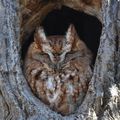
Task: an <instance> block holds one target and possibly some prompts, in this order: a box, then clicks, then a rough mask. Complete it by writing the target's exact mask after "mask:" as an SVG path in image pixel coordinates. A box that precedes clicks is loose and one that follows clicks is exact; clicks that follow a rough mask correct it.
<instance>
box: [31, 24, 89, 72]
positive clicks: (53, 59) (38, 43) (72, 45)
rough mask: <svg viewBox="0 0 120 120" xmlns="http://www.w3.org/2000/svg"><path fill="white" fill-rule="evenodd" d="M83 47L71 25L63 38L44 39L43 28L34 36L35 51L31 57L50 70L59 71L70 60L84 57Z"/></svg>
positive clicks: (50, 37)
mask: <svg viewBox="0 0 120 120" xmlns="http://www.w3.org/2000/svg"><path fill="white" fill-rule="evenodd" d="M85 47H86V46H85V44H84V43H83V42H82V41H81V40H80V39H79V38H78V35H77V33H76V31H75V28H74V26H73V25H70V26H69V28H68V30H67V33H66V35H65V36H58V35H57V36H49V37H46V35H45V33H44V30H43V28H42V27H39V28H38V29H37V30H36V33H35V36H34V46H33V48H35V49H33V50H32V51H33V53H32V57H33V59H36V60H38V61H40V62H41V63H44V64H47V66H48V67H50V68H53V69H55V70H59V69H61V68H62V66H63V65H64V64H65V63H67V62H69V61H70V60H72V59H75V58H76V57H78V56H79V57H80V56H81V57H83V56H85V54H87V53H86V51H85V50H86V49H85ZM36 48H37V49H36Z"/></svg>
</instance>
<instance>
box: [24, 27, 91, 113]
mask: <svg viewBox="0 0 120 120" xmlns="http://www.w3.org/2000/svg"><path fill="white" fill-rule="evenodd" d="M91 58H92V55H91V52H90V50H88V48H87V47H86V45H85V43H84V42H83V41H82V40H80V39H79V37H78V35H77V33H76V30H75V28H74V26H73V25H70V26H69V28H68V31H67V33H66V35H65V36H60V35H55V36H49V37H46V35H45V33H44V30H43V28H42V27H39V28H38V29H37V30H36V32H35V35H34V42H33V43H32V44H31V45H30V47H29V49H28V52H27V55H26V59H25V64H24V71H25V75H26V79H27V80H28V83H29V85H30V87H31V89H32V91H33V93H34V94H35V95H36V96H38V97H39V98H40V100H41V101H43V102H44V103H45V104H47V105H48V106H49V107H50V108H51V109H53V110H54V111H57V112H59V113H61V114H62V115H68V114H70V113H73V112H74V111H75V110H76V109H77V107H78V106H79V105H80V104H81V102H82V100H83V98H84V97H85V94H86V92H87V89H88V83H89V81H90V78H91V73H92V72H91V68H90V64H91Z"/></svg>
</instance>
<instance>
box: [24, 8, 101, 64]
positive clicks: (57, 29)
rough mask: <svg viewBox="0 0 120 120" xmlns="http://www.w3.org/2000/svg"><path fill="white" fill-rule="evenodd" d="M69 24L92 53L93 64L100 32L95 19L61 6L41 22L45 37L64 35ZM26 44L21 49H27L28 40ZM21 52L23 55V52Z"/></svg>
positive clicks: (97, 21)
mask: <svg viewBox="0 0 120 120" xmlns="http://www.w3.org/2000/svg"><path fill="white" fill-rule="evenodd" d="M71 23H72V24H74V26H75V28H76V30H77V33H78V35H79V37H80V38H81V39H82V40H83V41H84V42H85V43H86V45H87V46H88V48H89V49H90V50H91V51H92V53H93V55H94V59H93V64H94V61H95V58H96V55H97V50H98V47H99V42H100V35H101V30H102V24H101V22H100V21H99V20H98V19H97V18H96V17H93V16H90V15H87V14H85V13H83V12H79V11H76V10H73V9H72V8H69V7H65V6H63V7H62V9H60V10H53V11H52V12H50V13H49V14H48V15H47V16H46V17H45V19H44V20H43V22H42V26H43V27H44V30H45V33H46V35H47V36H50V35H65V33H66V31H67V28H68V26H69V25H70V24H71ZM32 40H33V35H31V41H32ZM27 42H29V43H25V45H23V49H24V47H25V48H27V46H29V44H30V39H29V41H28V40H27ZM26 50H27V49H26ZM23 51H24V53H25V50H23ZM23 56H25V55H23Z"/></svg>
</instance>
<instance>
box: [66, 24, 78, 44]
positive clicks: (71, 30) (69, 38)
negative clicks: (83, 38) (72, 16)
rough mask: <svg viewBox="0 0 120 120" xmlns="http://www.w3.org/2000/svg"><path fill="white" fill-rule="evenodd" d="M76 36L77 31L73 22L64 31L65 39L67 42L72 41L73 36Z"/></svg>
mask: <svg viewBox="0 0 120 120" xmlns="http://www.w3.org/2000/svg"><path fill="white" fill-rule="evenodd" d="M76 36H77V32H76V30H75V27H74V25H73V24H70V26H69V28H68V30H67V33H66V40H67V41H68V42H70V41H71V42H74V40H75V38H76Z"/></svg>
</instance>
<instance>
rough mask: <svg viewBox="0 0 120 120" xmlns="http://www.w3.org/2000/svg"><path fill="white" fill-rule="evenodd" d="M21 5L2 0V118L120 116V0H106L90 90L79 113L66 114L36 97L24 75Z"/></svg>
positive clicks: (93, 119) (106, 119) (101, 119)
mask: <svg viewBox="0 0 120 120" xmlns="http://www.w3.org/2000/svg"><path fill="white" fill-rule="evenodd" d="M48 6H49V5H48ZM18 8H19V1H18V0H12V1H10V0H0V31H1V32H0V120H97V119H98V120H120V2H119V1H117V0H111V1H110V0H104V1H103V3H102V23H103V30H102V35H101V41H100V46H99V50H98V55H97V59H96V63H95V67H94V73H93V77H92V79H91V82H90V85H89V90H88V92H87V95H86V97H85V99H84V102H83V103H82V105H81V106H80V107H79V110H78V111H77V112H76V114H73V115H70V116H66V117H63V116H61V115H60V114H57V113H55V112H54V111H52V110H50V109H49V108H48V107H47V106H46V105H44V104H43V103H42V102H40V101H39V100H38V99H37V98H36V97H34V95H33V94H32V93H31V91H30V89H29V87H28V85H27V82H26V80H25V78H24V76H23V73H22V69H21V58H20V50H21V49H20V48H21V46H20V40H19V39H20V19H19V17H18V14H19V9H18ZM44 9H45V8H44ZM46 14H47V12H46ZM33 26H34V24H33ZM26 29H27V28H26Z"/></svg>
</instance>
